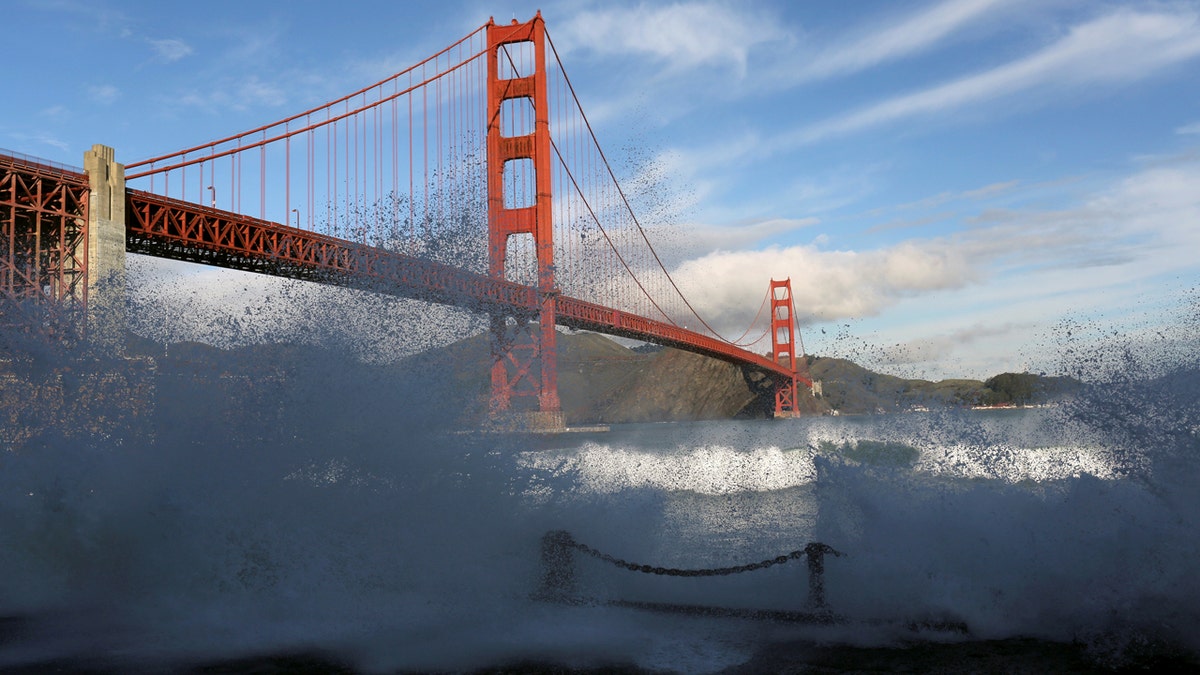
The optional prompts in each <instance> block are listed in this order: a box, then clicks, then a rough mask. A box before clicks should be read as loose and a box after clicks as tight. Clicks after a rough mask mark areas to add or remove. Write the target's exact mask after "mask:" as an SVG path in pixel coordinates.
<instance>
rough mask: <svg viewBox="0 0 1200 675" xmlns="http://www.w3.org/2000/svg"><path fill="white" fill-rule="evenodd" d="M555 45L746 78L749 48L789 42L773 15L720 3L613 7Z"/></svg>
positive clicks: (584, 17)
mask: <svg viewBox="0 0 1200 675" xmlns="http://www.w3.org/2000/svg"><path fill="white" fill-rule="evenodd" d="M562 32H563V33H564V35H563V38H562V39H560V40H555V42H556V43H557V44H561V45H569V46H570V48H571V49H580V48H582V49H587V50H591V51H592V52H594V53H596V54H597V55H600V56H605V57H607V56H613V55H619V56H629V55H630V54H634V55H645V56H649V57H652V58H655V59H657V60H659V61H661V62H664V63H666V64H667V66H668V67H669V68H671V69H676V70H679V69H690V68H699V67H728V68H731V69H733V70H734V71H735V72H736V73H738V74H739V75H740V74H744V73H745V71H746V62H747V58H748V54H749V52H750V50H752V49H754V48H755V47H756V46H759V45H762V44H764V43H770V42H775V41H778V40H781V39H784V38H786V34H785V33H784V32H782V31H781V30H780V28H779V24H778V21H776V20H775V19H774V18H773V17H770V16H765V15H756V14H754V13H752V12H750V11H747V10H746V9H744V8H743V9H741V10H739V11H735V10H734V9H732V8H730V7H727V6H724V5H721V4H716V3H672V4H669V5H653V4H651V5H645V4H639V5H637V6H636V7H611V8H606V9H605V10H599V11H585V12H581V13H579V14H577V15H575V16H574V17H572V18H571V20H570V21H568V22H567V23H566V24H565V26H564V27H563V29H562Z"/></svg>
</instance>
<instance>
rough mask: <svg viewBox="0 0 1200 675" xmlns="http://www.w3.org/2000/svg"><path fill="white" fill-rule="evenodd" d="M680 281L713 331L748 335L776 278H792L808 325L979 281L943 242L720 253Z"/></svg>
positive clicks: (690, 268) (693, 263)
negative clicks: (741, 331) (728, 330)
mask: <svg viewBox="0 0 1200 675" xmlns="http://www.w3.org/2000/svg"><path fill="white" fill-rule="evenodd" d="M673 276H674V277H675V279H676V281H677V282H678V283H679V286H680V288H681V289H682V290H683V292H684V293H685V294H687V296H688V297H689V299H690V300H691V303H692V306H694V307H695V308H696V310H697V311H698V312H699V313H700V315H701V316H703V317H705V319H706V320H708V321H709V323H710V324H713V325H714V326H716V325H718V324H720V325H722V326H739V327H740V328H741V329H744V328H745V326H746V325H748V324H749V323H750V321H751V320H752V319H753V318H754V311H755V310H756V309H757V306H758V301H759V300H760V299H761V298H762V295H763V294H764V293H765V292H766V289H767V283H766V279H768V278H772V279H783V278H786V277H791V278H792V287H793V292H794V296H795V302H796V311H797V315H798V316H797V318H798V319H799V320H801V321H803V322H811V321H814V320H818V321H822V320H833V319H839V318H844V317H863V316H871V315H875V314H878V313H879V312H881V311H883V310H884V309H886V308H887V307H889V306H891V305H892V304H894V303H895V302H896V301H897V300H899V299H900V298H903V297H907V296H911V295H914V294H919V293H927V292H931V291H938V290H945V289H954V288H961V287H963V286H966V285H967V284H970V283H972V282H973V281H975V279H976V275H975V273H974V272H973V271H972V269H971V267H970V265H969V264H968V261H967V259H966V258H965V256H963V255H962V253H961V252H959V251H956V250H954V249H953V248H951V247H948V246H946V245H945V244H943V243H941V242H937V241H930V242H922V243H915V242H906V243H902V244H899V245H897V246H893V247H889V248H885V249H878V250H873V251H865V252H856V251H823V250H820V249H819V248H817V247H815V246H790V247H786V248H781V247H771V248H768V249H766V250H761V251H718V252H715V253H710V254H708V255H705V256H703V257H700V258H697V259H694V260H690V261H688V262H686V263H684V264H682V265H680V266H679V268H678V269H677V270H676V271H675V272H674V273H673Z"/></svg>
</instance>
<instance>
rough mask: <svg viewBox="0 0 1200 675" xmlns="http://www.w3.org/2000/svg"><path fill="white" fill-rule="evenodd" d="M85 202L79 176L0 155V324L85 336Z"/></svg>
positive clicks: (84, 181) (82, 180) (83, 181)
mask: <svg viewBox="0 0 1200 675" xmlns="http://www.w3.org/2000/svg"><path fill="white" fill-rule="evenodd" d="M88 196H89V188H88V183H87V179H86V177H85V176H83V175H82V174H79V173H75V172H71V171H68V170H64V169H60V168H58V167H54V166H50V165H48V164H41V163H37V162H33V161H25V160H22V159H18V158H16V157H10V156H5V155H0V324H3V325H5V326H9V325H14V326H16V325H19V326H20V328H21V329H22V330H33V331H35V332H38V333H44V334H46V336H48V337H50V336H53V337H57V338H59V339H61V338H70V339H79V338H82V337H83V335H84V333H85V331H86V325H85V319H84V317H85V312H84V310H85V308H86V306H87V267H88V264H87V261H88V255H87V246H88V243H87V242H88V226H87V222H88V220H87V209H88Z"/></svg>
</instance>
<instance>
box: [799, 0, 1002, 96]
mask: <svg viewBox="0 0 1200 675" xmlns="http://www.w3.org/2000/svg"><path fill="white" fill-rule="evenodd" d="M1011 5H1012V3H1011V2H1005V0H948V1H947V2H942V3H939V4H937V5H933V6H932V7H929V8H928V9H924V10H922V11H920V12H918V13H917V14H914V15H912V16H910V17H907V18H905V19H902V20H900V21H898V22H895V21H893V22H892V23H891V24H890V25H887V26H882V27H879V28H876V29H874V30H872V31H870V32H869V33H867V34H865V35H862V36H861V37H859V38H858V39H848V38H847V37H846V36H838V39H837V41H836V43H835V44H836V45H837V46H835V47H832V48H828V49H825V50H824V51H822V52H819V53H817V54H816V55H815V56H814V57H813V58H811V59H808V60H806V62H805V63H804V64H803V65H802V66H801V67H800V68H798V69H795V71H794V72H795V75H794V76H793V77H794V78H795V79H796V80H800V81H803V80H809V79H816V78H823V77H830V76H833V75H843V74H847V73H854V72H858V71H861V70H865V69H867V68H869V67H871V66H875V65H878V64H880V63H883V62H887V61H892V60H895V59H898V58H902V57H905V56H910V55H912V54H916V53H919V52H921V51H924V50H927V49H929V48H931V47H933V46H934V45H936V44H937V43H939V42H941V41H942V40H945V39H946V38H947V37H948V36H949V35H951V34H952V33H954V32H955V31H957V30H959V29H961V28H963V27H964V26H967V25H969V24H971V23H975V22H978V21H980V20H981V19H984V18H986V17H988V16H990V15H992V14H993V13H994V12H995V11H996V10H998V9H1000V8H1002V7H1006V6H1011Z"/></svg>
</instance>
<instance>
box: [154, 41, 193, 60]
mask: <svg viewBox="0 0 1200 675" xmlns="http://www.w3.org/2000/svg"><path fill="white" fill-rule="evenodd" d="M146 41H147V42H149V43H150V46H151V47H152V48H153V49H154V53H155V54H157V55H158V58H160V59H162V60H164V61H166V62H168V63H170V62H173V61H178V60H179V59H182V58H183V57H185V56H188V55H190V54H191V53H192V47H191V46H190V45H189V44H187V43H186V42H184V41H183V40H178V39H174V38H168V39H164V40H153V39H147V40H146Z"/></svg>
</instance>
